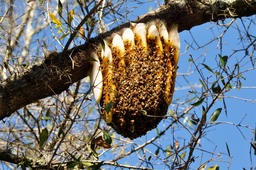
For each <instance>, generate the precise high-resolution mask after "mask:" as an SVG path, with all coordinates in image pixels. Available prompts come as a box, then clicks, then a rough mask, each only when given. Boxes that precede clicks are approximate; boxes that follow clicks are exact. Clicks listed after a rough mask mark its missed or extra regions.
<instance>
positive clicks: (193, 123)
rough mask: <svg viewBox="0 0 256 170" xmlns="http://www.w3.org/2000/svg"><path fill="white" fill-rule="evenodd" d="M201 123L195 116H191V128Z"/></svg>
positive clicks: (189, 123)
mask: <svg viewBox="0 0 256 170" xmlns="http://www.w3.org/2000/svg"><path fill="white" fill-rule="evenodd" d="M198 122H199V118H195V115H194V114H193V115H192V116H191V119H190V120H189V122H188V125H189V126H191V125H197V123H198Z"/></svg>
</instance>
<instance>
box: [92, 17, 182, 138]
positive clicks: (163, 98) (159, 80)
mask: <svg viewBox="0 0 256 170" xmlns="http://www.w3.org/2000/svg"><path fill="white" fill-rule="evenodd" d="M179 48H180V41H179V34H178V30H177V25H173V26H171V27H170V28H167V26H166V24H165V23H164V22H162V21H154V22H150V23H148V24H144V23H132V24H131V27H130V28H125V29H123V31H122V32H121V33H119V34H117V33H116V34H114V35H113V36H112V37H111V38H110V39H105V40H104V42H103V43H102V45H101V51H100V52H95V53H94V54H93V55H94V56H93V57H94V58H95V61H94V62H93V69H92V72H91V75H90V79H91V86H92V88H93V93H94V97H95V99H96V101H97V102H99V103H100V105H101V110H102V115H103V118H104V120H105V122H106V123H107V124H108V125H110V126H111V127H112V128H113V129H115V131H116V132H117V133H119V134H121V135H123V136H124V137H128V138H130V139H134V138H137V137H140V136H142V135H145V134H146V133H147V132H148V131H149V130H151V129H153V128H155V127H156V126H157V125H158V123H159V122H160V121H161V120H162V119H163V118H164V117H165V115H166V112H167V109H168V106H169V104H170V103H171V101H172V96H173V92H174V85H175V78H176V71H177V62H178V58H179Z"/></svg>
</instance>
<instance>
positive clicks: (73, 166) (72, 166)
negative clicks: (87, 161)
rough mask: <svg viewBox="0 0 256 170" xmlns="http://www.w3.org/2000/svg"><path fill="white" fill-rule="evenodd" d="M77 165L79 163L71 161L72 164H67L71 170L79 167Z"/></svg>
mask: <svg viewBox="0 0 256 170" xmlns="http://www.w3.org/2000/svg"><path fill="white" fill-rule="evenodd" d="M77 165H78V162H77V161H70V162H68V163H67V167H68V168H71V169H74V168H75V166H77Z"/></svg>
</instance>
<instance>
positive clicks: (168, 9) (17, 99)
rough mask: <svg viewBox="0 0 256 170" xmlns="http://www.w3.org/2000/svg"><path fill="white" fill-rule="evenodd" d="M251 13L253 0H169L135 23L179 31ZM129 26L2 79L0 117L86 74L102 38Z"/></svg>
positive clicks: (66, 85)
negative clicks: (161, 24)
mask: <svg viewBox="0 0 256 170" xmlns="http://www.w3.org/2000/svg"><path fill="white" fill-rule="evenodd" d="M253 14H256V2H255V1H254V0H233V1H231V0H229V1H226V2H225V1H224V0H223V1H220V0H219V1H216V0H184V1H180V0H169V2H168V4H167V5H164V6H162V7H161V8H159V9H157V10H155V11H153V12H150V13H147V14H146V15H144V16H141V17H139V18H138V20H137V21H136V22H144V23H147V22H150V21H152V20H155V19H161V20H164V21H165V22H166V23H167V25H171V24H173V23H175V24H178V25H179V31H183V30H189V29H191V28H192V27H194V26H197V25H200V24H203V23H206V22H209V21H217V20H222V19H225V18H237V17H243V16H250V15H253ZM129 25H130V23H126V24H124V25H121V26H119V27H117V28H115V29H113V30H111V31H109V32H107V33H104V34H101V35H99V36H97V37H96V38H94V39H92V40H90V41H89V42H87V43H86V44H84V45H81V46H77V47H75V48H73V49H71V50H68V51H66V52H61V53H57V52H55V53H52V54H50V55H49V56H47V57H46V59H45V61H44V62H42V64H41V65H38V66H33V67H32V68H31V69H30V70H29V71H27V72H26V73H24V74H23V75H22V76H19V77H17V78H10V79H8V80H7V81H5V82H3V83H2V84H1V85H0V120H2V119H4V118H5V117H8V116H10V115H11V114H12V113H13V112H14V111H15V110H17V109H19V108H21V107H23V106H25V105H27V104H30V103H33V102H35V101H36V100H39V99H42V98H44V97H47V96H51V95H54V94H59V93H61V92H62V91H64V90H66V89H67V88H68V87H69V86H70V85H71V84H73V83H75V82H76V81H78V80H80V79H82V78H84V77H86V76H87V75H88V72H89V71H90V69H91V65H90V62H89V61H90V56H91V53H92V51H97V46H98V44H99V43H100V42H101V41H102V39H103V38H107V37H111V35H112V34H113V33H115V32H118V31H120V30H121V29H122V28H124V27H128V26H129Z"/></svg>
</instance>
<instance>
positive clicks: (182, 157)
mask: <svg viewBox="0 0 256 170" xmlns="http://www.w3.org/2000/svg"><path fill="white" fill-rule="evenodd" d="M186 153H187V152H186V151H185V152H182V154H180V159H182V160H183V159H184V158H185V156H186Z"/></svg>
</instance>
